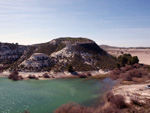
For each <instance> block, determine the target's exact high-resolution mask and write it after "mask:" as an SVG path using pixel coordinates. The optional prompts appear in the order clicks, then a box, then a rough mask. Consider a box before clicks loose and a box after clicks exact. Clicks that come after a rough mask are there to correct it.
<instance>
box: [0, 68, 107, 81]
mask: <svg viewBox="0 0 150 113" xmlns="http://www.w3.org/2000/svg"><path fill="white" fill-rule="evenodd" d="M45 73H47V74H48V75H49V77H50V78H44V77H43V75H44V74H45ZM88 73H90V75H91V76H97V75H104V74H108V73H109V71H103V70H96V71H82V72H81V71H80V72H73V73H70V72H67V71H64V72H53V71H51V72H46V71H45V72H23V71H21V72H19V75H20V76H22V77H23V78H24V79H27V78H28V77H29V76H35V77H36V78H39V79H40V80H43V79H52V78H73V77H78V75H81V74H85V75H86V74H88ZM9 74H10V72H9V71H4V72H3V73H0V77H8V76H9Z"/></svg>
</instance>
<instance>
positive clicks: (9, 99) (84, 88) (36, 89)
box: [0, 77, 115, 113]
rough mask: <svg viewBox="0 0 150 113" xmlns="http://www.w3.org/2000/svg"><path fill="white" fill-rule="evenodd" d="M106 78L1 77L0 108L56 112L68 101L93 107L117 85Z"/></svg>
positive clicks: (11, 112)
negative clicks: (14, 78) (27, 78)
mask: <svg viewBox="0 0 150 113" xmlns="http://www.w3.org/2000/svg"><path fill="white" fill-rule="evenodd" d="M114 83H115V82H114V81H112V80H111V79H108V78H105V79H103V80H99V79H89V80H86V79H80V78H65V79H52V80H23V81H12V80H9V79H7V78H3V77H1V78H0V111H1V112H2V113H23V112H24V111H25V110H28V111H30V112H31V113H53V111H54V110H56V109H57V108H58V107H59V106H61V105H62V104H65V103H67V102H76V103H78V104H81V105H85V106H93V105H96V104H98V103H100V102H101V98H102V95H103V94H104V93H105V92H106V91H107V90H109V89H111V88H112V86H113V85H114Z"/></svg>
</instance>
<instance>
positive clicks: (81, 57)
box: [0, 37, 116, 72]
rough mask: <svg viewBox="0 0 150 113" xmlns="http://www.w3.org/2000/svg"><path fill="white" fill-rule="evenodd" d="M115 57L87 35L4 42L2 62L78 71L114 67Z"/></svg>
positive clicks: (18, 66) (19, 66) (0, 47)
mask: <svg viewBox="0 0 150 113" xmlns="http://www.w3.org/2000/svg"><path fill="white" fill-rule="evenodd" d="M115 62H116V61H115V58H113V57H112V56H111V55H109V54H107V53H106V52H105V51H104V50H103V49H101V48H100V47H99V46H98V45H97V44H96V43H95V42H94V41H92V40H90V39H86V38H69V37H67V38H66V37H65V38H58V39H54V40H52V41H50V42H47V43H42V44H35V45H30V46H22V45H18V44H8V43H0V64H1V65H10V64H11V65H10V67H9V69H11V70H14V69H17V70H20V71H51V70H53V71H60V72H61V71H65V70H67V67H68V65H71V66H72V67H73V70H74V71H89V70H98V69H111V68H113V67H114V64H115Z"/></svg>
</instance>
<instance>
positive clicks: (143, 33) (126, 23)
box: [0, 0, 150, 47]
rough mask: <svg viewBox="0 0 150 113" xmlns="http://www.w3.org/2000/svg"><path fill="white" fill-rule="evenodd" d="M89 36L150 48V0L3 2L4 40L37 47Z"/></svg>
mask: <svg viewBox="0 0 150 113" xmlns="http://www.w3.org/2000/svg"><path fill="white" fill-rule="evenodd" d="M58 37H86V38H90V39H93V40H94V41H96V42H97V43H98V44H108V45H112V46H126V47H127V46H130V47H131V46H150V0H0V41H1V42H11V43H12V42H14V43H16V42H18V43H19V44H34V43H40V42H47V41H50V40H52V39H54V38H58Z"/></svg>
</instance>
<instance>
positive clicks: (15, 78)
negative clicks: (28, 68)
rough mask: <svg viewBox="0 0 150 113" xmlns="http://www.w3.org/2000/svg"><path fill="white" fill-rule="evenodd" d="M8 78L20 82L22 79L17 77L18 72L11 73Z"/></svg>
mask: <svg viewBox="0 0 150 113" xmlns="http://www.w3.org/2000/svg"><path fill="white" fill-rule="evenodd" d="M8 78H9V79H12V80H14V81H17V80H22V79H23V78H22V77H21V76H19V73H18V71H13V72H12V73H11V74H10V75H9V77H8Z"/></svg>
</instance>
